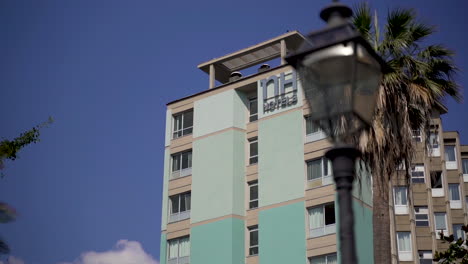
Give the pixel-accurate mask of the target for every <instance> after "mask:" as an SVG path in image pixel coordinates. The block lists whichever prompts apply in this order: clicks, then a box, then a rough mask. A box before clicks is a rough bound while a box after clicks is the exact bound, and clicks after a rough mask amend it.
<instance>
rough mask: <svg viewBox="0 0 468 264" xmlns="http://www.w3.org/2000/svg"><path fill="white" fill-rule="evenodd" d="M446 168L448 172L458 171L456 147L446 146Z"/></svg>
mask: <svg viewBox="0 0 468 264" xmlns="http://www.w3.org/2000/svg"><path fill="white" fill-rule="evenodd" d="M444 149H445V167H446V168H447V170H456V169H457V168H458V166H457V154H456V152H455V150H456V149H455V146H451V145H445V148H444Z"/></svg>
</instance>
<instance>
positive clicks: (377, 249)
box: [373, 180, 392, 264]
mask: <svg viewBox="0 0 468 264" xmlns="http://www.w3.org/2000/svg"><path fill="white" fill-rule="evenodd" d="M373 185H374V186H373V190H374V191H373V229H374V263H376V264H391V263H392V258H391V256H392V254H391V240H390V212H389V205H388V202H389V201H388V188H387V185H385V184H380V186H378V185H379V181H378V180H374V181H373ZM382 189H384V190H382ZM379 190H382V191H379Z"/></svg>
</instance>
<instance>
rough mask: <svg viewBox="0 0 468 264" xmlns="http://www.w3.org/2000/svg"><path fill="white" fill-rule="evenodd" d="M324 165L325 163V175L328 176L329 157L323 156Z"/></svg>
mask: <svg viewBox="0 0 468 264" xmlns="http://www.w3.org/2000/svg"><path fill="white" fill-rule="evenodd" d="M322 165H323V176H326V175H328V159H326V158H323V162H322Z"/></svg>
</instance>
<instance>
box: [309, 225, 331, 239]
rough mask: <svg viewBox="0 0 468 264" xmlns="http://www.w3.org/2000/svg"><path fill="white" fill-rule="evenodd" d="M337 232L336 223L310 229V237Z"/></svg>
mask: <svg viewBox="0 0 468 264" xmlns="http://www.w3.org/2000/svg"><path fill="white" fill-rule="evenodd" d="M334 233H336V224H330V225H326V226H323V227H319V228H313V229H310V237H320V236H326V235H330V234H334Z"/></svg>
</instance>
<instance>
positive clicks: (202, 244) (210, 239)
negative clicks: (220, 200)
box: [161, 218, 245, 264]
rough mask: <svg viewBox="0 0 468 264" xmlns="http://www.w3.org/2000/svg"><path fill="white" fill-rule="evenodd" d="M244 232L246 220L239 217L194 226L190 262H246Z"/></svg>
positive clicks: (231, 263) (191, 234) (234, 263)
mask: <svg viewBox="0 0 468 264" xmlns="http://www.w3.org/2000/svg"><path fill="white" fill-rule="evenodd" d="M244 234H245V228H244V221H243V220H240V219H237V218H228V219H224V220H221V221H216V222H213V223H209V224H204V225H200V226H195V227H192V229H191V232H190V244H191V245H190V246H191V251H190V264H221V263H222V264H242V263H245V261H244V258H245V253H244ZM161 263H162V262H161Z"/></svg>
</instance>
